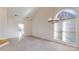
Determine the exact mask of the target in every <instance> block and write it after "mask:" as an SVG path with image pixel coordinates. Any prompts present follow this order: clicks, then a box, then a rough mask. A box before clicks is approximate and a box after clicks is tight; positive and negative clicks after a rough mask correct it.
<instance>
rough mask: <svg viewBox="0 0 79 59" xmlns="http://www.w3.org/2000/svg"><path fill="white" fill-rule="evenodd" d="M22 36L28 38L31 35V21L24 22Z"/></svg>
mask: <svg viewBox="0 0 79 59" xmlns="http://www.w3.org/2000/svg"><path fill="white" fill-rule="evenodd" d="M24 35H26V36H30V35H32V20H31V19H26V20H25V21H24Z"/></svg>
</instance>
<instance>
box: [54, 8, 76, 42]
mask: <svg viewBox="0 0 79 59" xmlns="http://www.w3.org/2000/svg"><path fill="white" fill-rule="evenodd" d="M76 17H77V14H76V12H74V11H73V10H71V9H62V10H60V11H59V12H58V13H57V14H56V16H55V18H54V20H58V22H56V23H54V39H55V40H62V41H64V42H68V43H75V19H76Z"/></svg>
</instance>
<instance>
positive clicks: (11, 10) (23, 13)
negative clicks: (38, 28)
mask: <svg viewBox="0 0 79 59" xmlns="http://www.w3.org/2000/svg"><path fill="white" fill-rule="evenodd" d="M37 10H38V8H37V7H8V8H7V11H8V16H18V17H20V18H25V17H27V18H29V17H32V16H33V15H34V14H35V12H36V11H37Z"/></svg>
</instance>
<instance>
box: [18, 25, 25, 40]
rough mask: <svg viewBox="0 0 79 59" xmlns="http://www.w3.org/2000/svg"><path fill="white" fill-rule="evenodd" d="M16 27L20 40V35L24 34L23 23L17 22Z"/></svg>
mask: <svg viewBox="0 0 79 59" xmlns="http://www.w3.org/2000/svg"><path fill="white" fill-rule="evenodd" d="M18 28H19V30H18V31H19V40H21V37H22V36H23V34H24V24H18Z"/></svg>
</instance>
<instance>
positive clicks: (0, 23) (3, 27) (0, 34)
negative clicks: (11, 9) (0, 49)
mask: <svg viewBox="0 0 79 59" xmlns="http://www.w3.org/2000/svg"><path fill="white" fill-rule="evenodd" d="M6 35H7V8H0V38H6Z"/></svg>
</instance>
